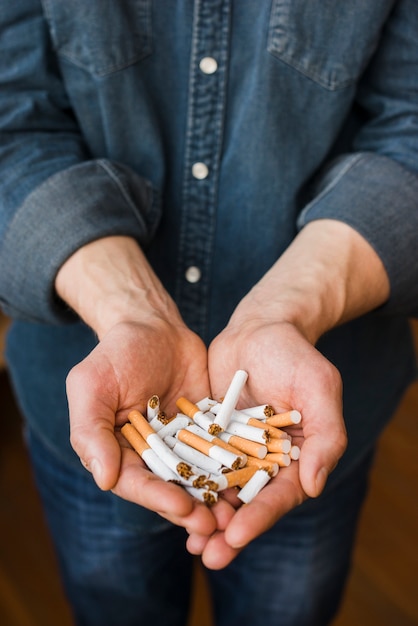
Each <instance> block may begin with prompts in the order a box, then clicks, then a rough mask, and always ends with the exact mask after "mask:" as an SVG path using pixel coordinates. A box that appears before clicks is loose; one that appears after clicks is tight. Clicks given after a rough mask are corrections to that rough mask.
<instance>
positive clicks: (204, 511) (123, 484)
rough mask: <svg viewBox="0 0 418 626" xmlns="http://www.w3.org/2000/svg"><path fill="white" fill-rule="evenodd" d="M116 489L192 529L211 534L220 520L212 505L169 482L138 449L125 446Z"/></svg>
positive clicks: (188, 529) (115, 490) (128, 497)
mask: <svg viewBox="0 0 418 626" xmlns="http://www.w3.org/2000/svg"><path fill="white" fill-rule="evenodd" d="M112 491H113V493H115V494H116V495H118V496H119V497H121V498H124V499H125V500H129V501H131V502H136V503H137V504H139V505H141V506H143V507H145V508H147V509H150V510H151V511H154V512H155V513H158V514H159V515H161V516H162V517H164V518H165V519H167V520H169V521H170V522H172V523H173V524H176V525H177V526H182V527H183V528H185V529H186V530H187V531H188V532H191V533H202V534H211V533H212V532H213V531H214V530H215V528H216V522H215V519H214V516H213V515H212V513H211V511H210V509H209V508H208V507H207V506H205V505H204V504H202V503H200V502H198V501H197V500H195V499H194V498H192V497H191V496H190V495H189V494H188V493H187V492H186V491H185V489H183V488H182V487H181V486H179V485H176V484H175V483H171V482H166V481H164V480H162V479H160V478H159V477H158V476H156V475H155V474H153V473H152V472H151V471H150V470H149V469H148V468H146V467H145V465H144V463H143V461H142V460H141V459H140V458H139V457H138V455H137V454H136V452H134V451H133V450H131V449H129V448H124V449H123V450H122V464H121V471H120V476H119V480H118V482H117V484H116V485H115V487H114V488H113V489H112Z"/></svg>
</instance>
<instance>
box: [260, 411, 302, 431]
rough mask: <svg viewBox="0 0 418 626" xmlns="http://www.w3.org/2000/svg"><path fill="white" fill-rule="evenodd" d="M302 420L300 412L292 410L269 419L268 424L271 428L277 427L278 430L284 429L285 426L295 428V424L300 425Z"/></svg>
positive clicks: (267, 419)
mask: <svg viewBox="0 0 418 626" xmlns="http://www.w3.org/2000/svg"><path fill="white" fill-rule="evenodd" d="M301 419H302V415H301V414H300V412H299V411H296V410H295V409H292V410H291V411H286V412H284V413H276V415H272V416H271V417H267V418H266V423H267V424H270V425H271V426H276V427H277V428H283V427H285V426H294V425H295V424H299V423H300V421H301Z"/></svg>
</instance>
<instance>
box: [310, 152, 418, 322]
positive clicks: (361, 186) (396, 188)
mask: <svg viewBox="0 0 418 626" xmlns="http://www.w3.org/2000/svg"><path fill="white" fill-rule="evenodd" d="M316 191H317V193H316V195H315V198H314V199H313V200H312V201H311V202H310V203H309V204H308V205H307V206H306V207H305V208H304V210H303V211H302V213H301V214H300V216H299V220H298V226H299V228H303V226H304V225H306V224H308V223H309V222H312V221H313V220H317V219H336V220H339V221H342V222H345V223H346V224H348V225H350V226H351V227H353V228H354V229H355V230H356V231H358V232H359V233H360V234H361V235H362V236H363V237H364V238H365V239H366V240H367V241H368V242H369V243H370V245H371V246H372V247H373V248H374V249H375V251H376V252H377V254H378V255H379V257H380V259H381V260H382V262H383V264H384V267H385V269H386V271H387V274H388V277H389V280H390V285H391V293H390V298H389V301H388V302H387V303H386V304H385V306H384V307H382V312H383V311H384V312H387V313H405V311H407V312H408V313H409V314H410V315H418V306H417V302H418V280H417V269H418V264H417V233H418V176H417V174H415V173H414V172H412V171H410V170H408V169H406V168H405V167H404V166H402V165H401V164H400V163H397V162H396V161H394V160H393V159H390V158H388V157H386V156H382V155H378V154H376V153H358V154H351V155H348V156H346V157H340V158H339V159H337V160H336V161H335V162H334V163H333V165H331V166H330V167H329V168H328V170H327V172H326V173H325V174H324V175H323V177H322V178H321V180H320V184H319V185H318V188H317V190H316Z"/></svg>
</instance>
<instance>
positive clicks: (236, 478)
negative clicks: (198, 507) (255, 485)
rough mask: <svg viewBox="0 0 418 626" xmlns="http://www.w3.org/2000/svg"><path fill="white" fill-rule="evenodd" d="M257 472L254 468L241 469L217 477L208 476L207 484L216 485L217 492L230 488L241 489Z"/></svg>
mask: <svg viewBox="0 0 418 626" xmlns="http://www.w3.org/2000/svg"><path fill="white" fill-rule="evenodd" d="M257 471H258V468H257V467H255V466H252V467H243V468H242V469H238V470H233V471H232V472H225V473H224V474H220V475H219V476H210V477H209V481H208V482H210V483H213V484H214V485H216V489H217V490H218V491H222V490H223V489H229V488H231V487H243V486H244V485H246V484H247V482H248V481H249V480H250V478H251V477H252V476H253V475H254V474H255V473H256V472H257Z"/></svg>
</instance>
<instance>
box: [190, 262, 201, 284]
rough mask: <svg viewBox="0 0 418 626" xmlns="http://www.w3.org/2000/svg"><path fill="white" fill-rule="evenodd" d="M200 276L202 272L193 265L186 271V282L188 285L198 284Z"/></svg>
mask: <svg viewBox="0 0 418 626" xmlns="http://www.w3.org/2000/svg"><path fill="white" fill-rule="evenodd" d="M201 276H202V272H201V271H200V269H199V268H198V267H196V266H195V265H191V266H190V267H188V268H187V270H186V280H187V282H189V283H198V282H199V280H200V277H201Z"/></svg>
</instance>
